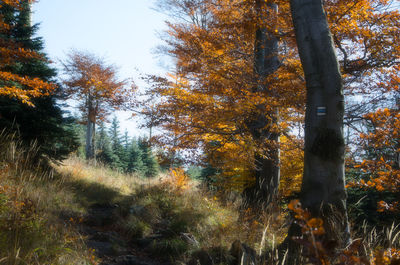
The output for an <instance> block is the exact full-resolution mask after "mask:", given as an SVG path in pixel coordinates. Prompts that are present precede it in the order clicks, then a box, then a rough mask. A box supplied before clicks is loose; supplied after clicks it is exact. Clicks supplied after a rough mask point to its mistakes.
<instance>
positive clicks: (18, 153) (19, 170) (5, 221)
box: [0, 134, 94, 265]
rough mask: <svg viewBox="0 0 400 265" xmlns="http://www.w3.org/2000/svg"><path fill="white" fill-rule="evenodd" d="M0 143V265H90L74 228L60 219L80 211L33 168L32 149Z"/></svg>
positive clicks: (2, 138) (7, 140)
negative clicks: (61, 214)
mask: <svg viewBox="0 0 400 265" xmlns="http://www.w3.org/2000/svg"><path fill="white" fill-rule="evenodd" d="M0 143H1V144H0V150H1V153H0V264H10V265H11V264H12V265H16V264H93V263H94V259H93V257H92V254H91V251H90V250H88V249H87V248H86V246H85V244H84V243H83V241H82V239H81V237H80V235H79V233H77V231H76V230H75V227H74V226H73V225H72V224H71V223H69V222H68V221H64V220H62V219H60V213H61V212H63V211H68V212H71V211H76V212H79V211H83V209H82V208H81V207H80V206H79V205H78V204H77V203H76V202H75V201H74V198H73V195H72V193H71V192H70V190H68V189H67V188H66V187H64V186H63V180H62V179H58V178H55V177H54V176H53V174H52V173H53V172H52V171H49V170H48V169H47V170H46V169H44V167H43V165H40V162H39V161H35V163H33V161H32V160H33V158H34V157H35V151H36V147H35V145H32V146H31V147H30V148H29V149H26V148H23V147H22V145H21V144H20V143H19V142H18V141H17V140H15V137H13V136H7V135H5V134H0Z"/></svg>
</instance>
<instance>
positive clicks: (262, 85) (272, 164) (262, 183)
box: [244, 0, 280, 208]
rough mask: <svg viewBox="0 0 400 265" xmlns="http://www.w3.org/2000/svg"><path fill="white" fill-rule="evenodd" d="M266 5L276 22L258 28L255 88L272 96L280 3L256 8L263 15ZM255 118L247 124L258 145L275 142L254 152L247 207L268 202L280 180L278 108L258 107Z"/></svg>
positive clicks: (260, 1) (262, 1)
mask: <svg viewBox="0 0 400 265" xmlns="http://www.w3.org/2000/svg"><path fill="white" fill-rule="evenodd" d="M265 4H266V5H267V8H268V10H269V11H270V12H269V13H270V16H269V17H268V19H269V21H271V24H272V25H273V26H272V27H270V28H269V29H266V28H259V29H257V31H256V39H255V49H254V71H255V73H256V75H257V76H258V80H257V84H258V85H257V87H256V88H255V90H256V91H260V92H264V93H266V95H267V96H273V95H271V94H272V93H271V92H269V90H268V86H267V84H266V82H265V80H266V77H267V76H268V75H271V74H273V73H274V72H275V71H276V70H277V69H278V68H279V66H280V61H279V58H278V39H277V38H276V36H275V33H274V31H275V26H276V16H277V13H278V6H277V4H275V3H273V2H272V1H268V3H266V2H265V0H257V1H256V10H257V12H258V13H259V14H260V18H261V19H265V18H264V17H261V16H262V8H263V5H265ZM257 108H258V110H259V111H257V114H255V117H253V118H252V119H251V120H250V122H249V123H248V127H249V129H250V132H251V134H252V137H253V139H254V141H255V143H256V144H257V145H260V146H264V145H265V142H267V141H268V142H269V143H271V142H272V143H275V146H269V148H268V150H267V151H263V152H262V153H259V152H257V153H256V154H255V165H254V166H255V177H256V181H255V184H254V186H252V187H250V188H247V189H246V190H245V191H244V197H245V202H246V204H247V206H253V207H254V206H255V207H260V206H261V207H262V208H263V207H265V206H267V205H269V204H270V203H271V202H272V201H273V200H274V199H275V198H276V197H277V194H278V186H279V180H280V166H279V156H280V154H279V147H278V142H279V133H278V132H276V131H274V128H276V127H277V126H276V124H277V122H278V115H279V113H278V110H277V109H275V111H272V112H268V113H266V112H265V109H266V106H264V105H260V106H257Z"/></svg>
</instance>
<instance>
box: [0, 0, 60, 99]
mask: <svg viewBox="0 0 400 265" xmlns="http://www.w3.org/2000/svg"><path fill="white" fill-rule="evenodd" d="M2 5H9V6H11V7H14V8H15V11H14V13H18V12H19V11H20V10H21V9H22V7H23V4H22V2H21V1H17V0H13V1H12V0H8V1H2V4H1V5H0V7H1V6H2ZM14 27H15V25H13V24H8V23H7V22H6V21H5V20H4V18H3V17H2V16H0V32H1V33H2V37H1V38H0V96H8V97H11V98H16V99H18V100H20V101H21V102H23V103H25V104H28V105H31V106H32V105H33V104H32V102H31V99H32V98H35V97H40V96H46V95H49V93H51V92H52V91H54V89H55V88H56V85H55V84H52V83H47V82H44V81H43V80H41V79H39V78H30V77H27V76H20V75H18V74H15V73H12V72H9V70H8V69H9V68H10V66H13V65H14V64H15V63H17V62H19V63H23V62H25V61H28V60H45V58H43V56H42V55H40V54H38V53H36V52H34V51H31V50H29V49H25V48H23V47H22V46H21V44H19V43H18V42H16V41H14V40H13V38H12V37H11V32H12V30H13V29H14Z"/></svg>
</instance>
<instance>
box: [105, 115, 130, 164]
mask: <svg viewBox="0 0 400 265" xmlns="http://www.w3.org/2000/svg"><path fill="white" fill-rule="evenodd" d="M109 136H110V140H111V150H112V153H113V161H112V162H111V167H113V168H115V169H119V170H121V171H125V170H126V168H127V165H126V159H125V152H124V146H123V145H122V141H121V136H120V133H119V121H118V119H117V117H115V116H114V118H113V120H112V122H111V127H110V130H109Z"/></svg>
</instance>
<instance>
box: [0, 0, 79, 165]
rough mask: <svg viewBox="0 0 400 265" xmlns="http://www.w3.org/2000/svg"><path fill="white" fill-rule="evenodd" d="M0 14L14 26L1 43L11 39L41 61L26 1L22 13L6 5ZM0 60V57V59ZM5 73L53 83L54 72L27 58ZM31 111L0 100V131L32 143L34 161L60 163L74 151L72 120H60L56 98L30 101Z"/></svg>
mask: <svg viewBox="0 0 400 265" xmlns="http://www.w3.org/2000/svg"><path fill="white" fill-rule="evenodd" d="M0 13H1V15H2V16H4V17H5V18H6V19H7V20H8V22H11V23H10V24H13V25H15V27H14V29H13V31H12V32H11V33H10V35H7V36H5V35H4V34H2V35H0V38H1V39H7V38H8V39H12V40H13V41H14V42H16V43H18V44H19V45H20V46H21V47H22V48H25V49H30V50H32V51H35V52H37V53H38V54H40V55H41V56H43V57H44V58H46V55H45V54H44V52H43V40H42V38H40V37H34V35H35V33H36V31H37V29H38V26H37V25H34V26H31V18H30V17H31V9H30V4H29V2H28V1H24V2H23V8H22V10H16V9H15V8H12V7H10V6H7V5H6V4H4V5H2V7H1V8H0ZM0 56H1V55H0ZM4 67H5V68H7V70H8V71H10V72H12V73H15V74H18V75H21V76H28V77H32V78H33V77H35V78H39V79H41V80H44V81H53V82H54V78H55V76H56V71H55V69H54V68H52V67H50V65H49V62H48V61H44V60H42V59H37V58H31V59H26V60H24V61H23V62H22V61H21V62H17V63H14V64H12V65H7V66H4ZM32 103H33V104H34V105H35V107H34V108H33V107H30V106H27V105H26V104H23V103H21V102H19V101H17V100H15V99H10V98H8V97H0V116H1V119H0V130H3V129H6V130H7V131H8V132H16V133H17V134H18V135H19V136H20V138H21V140H22V141H23V142H24V143H25V144H27V145H28V144H30V143H31V142H33V141H36V143H37V145H38V146H39V150H38V153H37V159H38V158H41V157H47V158H49V159H52V160H61V159H64V158H66V156H67V155H68V154H69V153H70V152H72V151H74V150H76V149H77V148H78V139H77V136H76V134H75V133H74V128H73V123H74V119H72V118H65V117H63V112H62V110H61V109H60V107H59V106H58V105H57V104H56V96H55V95H51V96H45V97H40V98H36V99H33V100H32Z"/></svg>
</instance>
